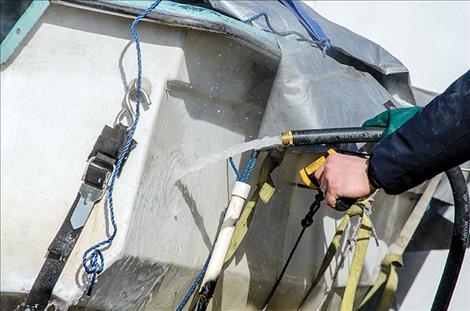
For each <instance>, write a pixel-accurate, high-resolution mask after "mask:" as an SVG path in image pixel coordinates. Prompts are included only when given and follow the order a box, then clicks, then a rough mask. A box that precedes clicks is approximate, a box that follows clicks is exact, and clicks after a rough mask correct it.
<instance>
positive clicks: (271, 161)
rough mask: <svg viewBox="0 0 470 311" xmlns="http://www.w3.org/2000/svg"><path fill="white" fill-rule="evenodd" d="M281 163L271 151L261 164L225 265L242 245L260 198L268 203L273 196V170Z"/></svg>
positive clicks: (236, 228)
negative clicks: (256, 184)
mask: <svg viewBox="0 0 470 311" xmlns="http://www.w3.org/2000/svg"><path fill="white" fill-rule="evenodd" d="M280 163H281V161H280V160H279V159H276V158H274V157H273V156H271V154H270V153H269V154H268V155H267V156H266V158H265V159H264V161H263V163H262V164H261V168H260V172H259V176H258V187H257V188H256V190H255V192H254V193H253V194H252V195H251V197H250V199H249V200H248V203H247V204H246V207H245V208H244V209H243V212H242V213H241V215H240V218H239V219H238V221H237V224H236V226H235V231H234V232H233V236H232V240H231V241H230V246H229V248H228V251H227V254H226V255H225V259H224V265H225V264H227V262H229V261H230V259H231V258H232V256H233V254H235V251H236V250H237V249H238V246H240V244H241V242H242V241H243V238H244V237H245V235H246V233H247V232H248V227H249V226H250V223H251V220H252V218H253V213H254V211H255V208H256V205H257V203H258V201H259V199H261V201H262V202H263V203H265V204H266V203H267V202H268V201H269V200H270V199H271V197H272V196H273V194H274V192H275V190H276V188H275V187H274V183H273V180H272V179H271V172H272V171H273V170H274V169H275V168H276V167H278V166H279V164H280Z"/></svg>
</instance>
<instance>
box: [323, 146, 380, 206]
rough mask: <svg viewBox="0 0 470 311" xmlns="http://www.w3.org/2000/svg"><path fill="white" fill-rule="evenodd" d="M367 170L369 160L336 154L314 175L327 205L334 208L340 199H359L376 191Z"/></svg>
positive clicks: (329, 157)
mask: <svg viewBox="0 0 470 311" xmlns="http://www.w3.org/2000/svg"><path fill="white" fill-rule="evenodd" d="M367 169H368V163H367V159H364V158H360V157H356V156H348V155H344V154H339V153H335V154H331V155H329V156H328V158H326V161H325V163H324V164H323V165H322V166H321V167H319V168H318V169H317V170H316V171H315V174H314V175H315V178H316V179H317V180H318V181H319V184H320V189H321V190H322V191H323V194H324V196H325V200H326V203H327V204H328V205H329V206H331V207H333V208H334V207H335V206H336V201H337V200H338V199H339V198H351V199H359V198H362V197H365V196H367V195H369V194H371V193H373V192H374V191H375V188H374V187H373V186H372V185H371V184H370V182H369V177H368V176H367Z"/></svg>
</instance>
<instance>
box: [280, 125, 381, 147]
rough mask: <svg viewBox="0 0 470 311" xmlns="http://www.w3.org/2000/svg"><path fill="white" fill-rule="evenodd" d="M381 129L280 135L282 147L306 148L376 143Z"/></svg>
mask: <svg viewBox="0 0 470 311" xmlns="http://www.w3.org/2000/svg"><path fill="white" fill-rule="evenodd" d="M383 131H384V128H383V127H345V128H330V129H311V130H295V131H287V132H283V133H282V134H281V140H282V145H283V146H284V147H288V146H306V145H321V144H345V143H367V142H377V141H379V140H380V138H381V137H382V133H383Z"/></svg>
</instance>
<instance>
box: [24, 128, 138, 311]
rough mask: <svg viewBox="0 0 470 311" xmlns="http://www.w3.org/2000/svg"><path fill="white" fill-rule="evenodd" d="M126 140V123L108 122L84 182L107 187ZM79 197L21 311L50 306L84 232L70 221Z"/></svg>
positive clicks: (56, 237) (49, 250) (94, 147)
mask: <svg viewBox="0 0 470 311" xmlns="http://www.w3.org/2000/svg"><path fill="white" fill-rule="evenodd" d="M126 140H127V128H126V127H125V126H123V125H120V124H118V125H116V126H115V127H114V128H112V127H109V126H107V125H106V126H105V127H104V128H103V130H102V132H101V134H100V135H99V136H98V139H97V140H96V143H95V145H94V146H93V150H92V152H91V153H90V155H89V157H88V160H89V161H90V162H91V164H89V165H88V167H87V170H86V172H85V174H84V176H83V182H84V183H86V184H88V185H90V186H92V187H95V188H97V189H103V190H104V188H105V187H106V175H107V174H111V173H112V171H113V169H114V163H115V161H116V160H117V159H118V157H119V154H120V152H121V150H122V148H123V147H124V144H125V143H126ZM135 145H136V143H135V142H134V141H133V146H132V147H131V150H132V149H133V147H135ZM123 164H124V163H123ZM79 200H80V194H77V196H76V198H75V200H74V202H73V204H72V206H71V207H70V210H69V212H68V214H67V216H66V217H65V220H64V222H63V223H62V226H61V227H60V229H59V231H58V232H57V234H56V236H55V237H54V239H53V240H52V242H51V244H50V245H49V248H48V253H47V256H46V260H45V262H44V264H43V266H42V268H41V270H40V271H39V274H38V276H37V278H36V280H35V281H34V284H33V287H32V288H31V291H30V293H29V295H28V297H27V299H26V303H25V304H24V305H22V306H20V309H21V310H38V311H42V310H44V309H45V308H46V307H47V305H48V303H49V300H50V298H51V296H52V291H53V290H54V286H55V284H56V283H57V281H58V279H59V277H60V274H61V273H62V270H63V269H64V267H65V264H66V262H67V259H68V258H69V256H70V254H71V253H72V250H73V248H74V247H75V244H76V243H77V240H78V238H79V237H80V233H81V232H82V228H83V227H80V228H77V229H73V228H72V224H71V222H70V218H71V216H72V214H73V212H74V210H75V208H76V207H77V204H78V202H79Z"/></svg>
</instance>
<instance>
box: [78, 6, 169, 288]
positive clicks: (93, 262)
mask: <svg viewBox="0 0 470 311" xmlns="http://www.w3.org/2000/svg"><path fill="white" fill-rule="evenodd" d="M161 1H162V0H157V1H155V2H153V3H152V4H151V5H150V6H149V7H148V8H147V9H146V10H145V11H144V12H142V13H141V14H139V15H138V16H137V17H136V18H135V19H134V21H133V22H132V24H131V33H132V38H133V39H134V42H135V47H136V51H137V68H138V74H137V86H136V93H137V95H136V97H137V100H136V101H137V103H136V109H135V110H136V113H135V119H134V122H133V123H132V125H131V127H130V129H129V131H128V134H127V141H126V144H125V146H124V148H123V149H122V151H121V153H120V154H119V157H118V160H117V163H116V167H115V168H114V171H113V174H112V176H111V181H110V183H109V187H108V210H109V218H110V220H111V225H112V227H113V231H112V233H111V235H110V236H109V237H108V239H106V240H104V241H101V242H99V243H97V244H95V245H93V246H91V247H90V248H89V249H87V250H86V251H85V253H83V268H84V269H85V272H86V273H87V274H91V280H90V284H89V286H88V292H87V295H88V296H90V295H91V292H92V290H93V287H94V286H95V282H96V277H97V276H98V274H100V273H101V272H103V270H104V258H103V254H102V251H101V248H102V247H103V246H105V245H109V244H111V243H112V242H113V240H114V238H115V237H116V234H117V230H118V227H117V223H116V219H115V215H114V205H113V190H114V184H115V182H116V178H117V175H118V173H119V171H120V170H121V166H122V162H123V161H124V158H125V157H126V155H127V153H128V152H129V148H130V147H131V144H132V138H133V137H134V133H135V130H136V128H137V123H138V122H139V118H140V103H141V89H140V87H141V84H142V53H141V50H140V38H139V35H138V34H137V31H136V29H135V28H136V26H137V24H138V23H139V22H140V21H141V20H142V19H143V18H145V17H146V16H147V15H148V14H149V13H150V12H152V11H153V10H154V9H155V8H156V7H157V6H158V5H159V4H160V2H161ZM88 256H89V257H88Z"/></svg>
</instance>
